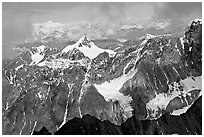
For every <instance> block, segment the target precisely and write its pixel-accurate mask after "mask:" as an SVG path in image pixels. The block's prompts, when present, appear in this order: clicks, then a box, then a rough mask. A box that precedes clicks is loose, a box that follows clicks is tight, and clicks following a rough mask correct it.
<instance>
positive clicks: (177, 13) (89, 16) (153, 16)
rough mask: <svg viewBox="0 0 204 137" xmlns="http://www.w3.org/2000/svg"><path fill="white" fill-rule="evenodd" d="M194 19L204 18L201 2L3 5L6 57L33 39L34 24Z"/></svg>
mask: <svg viewBox="0 0 204 137" xmlns="http://www.w3.org/2000/svg"><path fill="white" fill-rule="evenodd" d="M194 18H202V3H201V2H194V3H193V2H191V3H184V2H170V3H160V2H153V3H152V2H144V3H142V2H134V3H132V2H131V3H130V2H129V3H124V2H123V3H120V2H117V3H115V2H114V3H109V2H96V3H94V2H85V3H84V2H80V3H79V2H76V3H75V2H67V3H64V2H57V3H56V2H54V3H53V2H36V3H32V2H29V3H26V2H23V3H15V2H9V3H7V2H3V3H2V45H3V46H2V50H3V57H9V56H11V54H12V51H11V49H12V48H13V47H15V45H16V42H20V41H24V40H26V39H28V38H31V37H32V30H33V24H36V23H45V22H48V21H50V20H51V21H52V22H59V23H63V24H64V23H71V22H75V23H77V22H85V23H90V24H97V23H98V24H99V26H102V24H103V26H105V25H104V24H109V26H111V28H117V27H118V25H120V24H121V23H123V24H126V23H127V24H128V23H136V24H141V25H148V24H151V23H152V22H153V21H157V20H158V21H167V20H168V21H172V22H182V23H186V24H188V23H189V21H191V20H192V19H194ZM175 27H176V26H175ZM113 31H114V30H113Z"/></svg>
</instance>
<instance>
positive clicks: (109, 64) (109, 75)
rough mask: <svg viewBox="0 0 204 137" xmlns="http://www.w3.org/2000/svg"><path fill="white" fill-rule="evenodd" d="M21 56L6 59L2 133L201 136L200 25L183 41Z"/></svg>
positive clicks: (89, 45) (89, 43)
mask: <svg viewBox="0 0 204 137" xmlns="http://www.w3.org/2000/svg"><path fill="white" fill-rule="evenodd" d="M47 43H49V42H47ZM97 43H98V44H97ZM99 43H100V44H99ZM103 43H104V46H103ZM97 45H100V46H97ZM111 45H112V47H111ZM113 46H114V48H113ZM102 47H103V48H102ZM18 50H19V51H20V52H21V54H20V55H19V56H17V57H16V58H14V59H11V60H6V59H5V60H3V66H2V134H44V133H45V134H77V133H76V132H78V133H79V134H175V133H176V134H202V128H201V126H202V123H201V121H200V120H199V119H198V118H202V114H200V113H201V112H202V111H201V108H202V107H201V106H202V104H201V99H202V22H201V20H199V19H196V20H193V21H192V23H191V24H190V26H189V27H188V28H187V30H186V31H185V33H184V35H183V36H182V37H175V36H172V35H170V34H165V35H163V34H161V35H160V34H155V35H153V34H151V33H150V34H146V35H141V37H139V38H137V39H136V37H135V40H126V41H120V40H89V39H88V37H87V36H83V37H81V39H79V40H78V41H77V42H72V43H71V44H67V45H66V46H64V47H63V48H62V49H57V48H52V47H49V45H44V44H43V42H42V43H41V44H40V45H39V46H26V47H19V48H18ZM189 123H191V124H189ZM73 127H74V129H75V130H73ZM79 128H81V129H79ZM67 129H69V130H73V131H70V132H68V130H67ZM77 129H78V130H77ZM127 129H128V130H127ZM76 130H77V131H76Z"/></svg>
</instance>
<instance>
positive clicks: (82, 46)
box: [61, 36, 115, 59]
mask: <svg viewBox="0 0 204 137" xmlns="http://www.w3.org/2000/svg"><path fill="white" fill-rule="evenodd" d="M74 48H76V49H79V50H80V51H81V52H83V53H84V55H85V56H87V57H89V58H90V59H93V58H95V57H97V56H98V55H99V54H100V53H102V52H107V53H109V55H110V56H113V55H115V52H114V51H112V50H107V49H101V48H99V47H97V46H96V45H95V44H94V43H93V42H92V41H90V40H89V39H88V38H87V36H83V37H82V38H80V39H79V40H78V41H77V42H76V43H75V44H73V45H68V46H66V47H65V48H64V49H63V50H62V51H61V52H62V53H67V52H68V51H69V50H73V49H74Z"/></svg>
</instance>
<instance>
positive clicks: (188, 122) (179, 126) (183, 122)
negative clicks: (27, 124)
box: [34, 97, 202, 135]
mask: <svg viewBox="0 0 204 137" xmlns="http://www.w3.org/2000/svg"><path fill="white" fill-rule="evenodd" d="M35 134H36V135H37V134H41V135H42V134H47V135H48V134H50V133H48V132H47V130H46V128H43V129H41V130H40V131H39V132H36V131H35V132H34V135H35ZM55 134H56V135H173V134H182V135H197V134H199V135H200V134H202V98H201V97H200V98H199V99H198V100H196V101H195V103H194V104H193V105H192V107H191V108H189V110H188V111H187V112H186V113H185V114H181V115H180V116H172V115H169V114H165V115H163V116H161V117H160V118H159V119H157V120H141V121H140V120H137V119H136V118H135V116H133V117H131V118H129V119H128V120H127V121H126V122H125V123H123V124H122V125H121V126H116V125H113V124H112V123H110V122H109V121H100V120H98V119H96V118H95V117H93V116H90V115H84V116H83V118H74V119H72V120H70V121H68V122H67V123H66V124H65V125H64V126H63V127H62V128H61V129H59V130H58V131H57V132H55Z"/></svg>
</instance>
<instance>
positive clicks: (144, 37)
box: [140, 33, 156, 39]
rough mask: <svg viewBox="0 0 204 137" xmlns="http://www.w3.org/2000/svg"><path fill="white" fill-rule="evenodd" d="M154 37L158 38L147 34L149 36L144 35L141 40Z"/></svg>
mask: <svg viewBox="0 0 204 137" xmlns="http://www.w3.org/2000/svg"><path fill="white" fill-rule="evenodd" d="M154 37H156V36H154V35H151V34H148V33H147V34H145V35H143V36H142V37H141V38H140V39H152V38H154Z"/></svg>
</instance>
